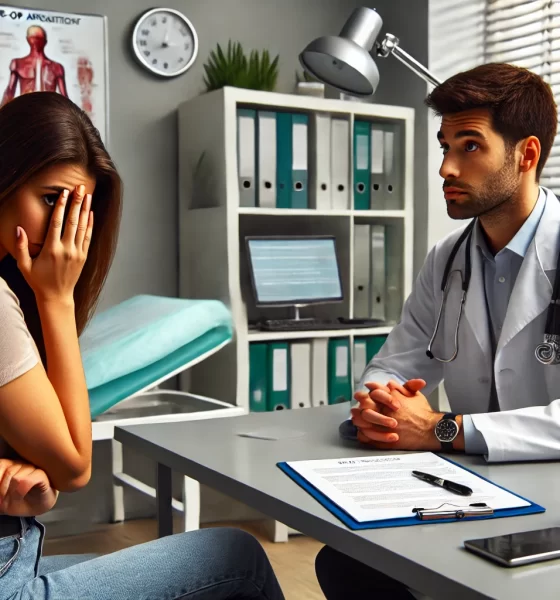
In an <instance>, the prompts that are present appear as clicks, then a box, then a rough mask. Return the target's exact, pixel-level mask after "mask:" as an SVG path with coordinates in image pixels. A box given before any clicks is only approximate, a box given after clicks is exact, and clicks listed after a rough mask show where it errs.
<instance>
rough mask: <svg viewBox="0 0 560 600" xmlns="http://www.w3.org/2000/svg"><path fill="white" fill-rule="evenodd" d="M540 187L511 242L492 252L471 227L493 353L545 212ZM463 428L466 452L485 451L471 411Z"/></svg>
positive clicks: (478, 233)
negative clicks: (514, 288) (531, 208)
mask: <svg viewBox="0 0 560 600" xmlns="http://www.w3.org/2000/svg"><path fill="white" fill-rule="evenodd" d="M539 189H540V192H539V198H538V200H537V203H536V204H535V207H534V208H533V210H532V212H531V214H530V215H529V217H528V218H527V220H526V221H525V223H523V226H522V227H521V229H520V230H519V231H518V232H517V233H516V234H515V236H514V237H513V239H512V240H511V241H510V243H509V244H508V245H507V246H506V247H505V248H503V249H502V250H500V252H498V253H497V254H496V255H495V256H493V255H492V253H491V252H490V250H489V249H488V245H487V244H486V240H485V238H484V233H483V232H482V227H481V226H480V223H477V226H476V227H475V228H474V232H473V241H474V245H475V247H476V248H477V250H478V251H479V252H480V254H481V257H482V268H483V269H484V289H485V292H486V306H487V310H488V321H489V323H490V327H491V328H492V330H491V332H490V334H491V335H490V338H491V340H492V354H494V353H495V352H496V346H497V344H498V340H499V339H500V334H501V332H502V327H503V324H504V320H505V318H506V311H507V307H508V304H509V299H510V296H511V292H512V290H513V286H514V284H515V280H516V279H517V275H518V274H519V270H520V269H521V265H522V263H523V259H524V258H525V254H526V252H527V248H529V245H530V244H531V242H532V240H533V237H534V236H535V232H536V231H537V227H538V226H539V222H540V220H541V217H542V215H543V212H544V207H545V203H546V194H545V192H544V190H543V189H542V188H539ZM463 430H464V433H465V452H467V453H468V454H487V453H488V446H487V445H486V442H485V441H484V436H483V435H482V434H481V433H480V432H479V431H478V429H477V428H476V427H475V426H474V423H473V421H472V419H471V417H470V415H464V416H463Z"/></svg>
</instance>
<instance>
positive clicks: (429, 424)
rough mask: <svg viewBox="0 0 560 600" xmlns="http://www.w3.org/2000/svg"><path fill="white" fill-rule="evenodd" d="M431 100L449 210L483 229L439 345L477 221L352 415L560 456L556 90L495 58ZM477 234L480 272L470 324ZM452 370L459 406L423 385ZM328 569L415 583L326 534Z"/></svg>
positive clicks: (378, 362) (370, 583)
mask: <svg viewBox="0 0 560 600" xmlns="http://www.w3.org/2000/svg"><path fill="white" fill-rule="evenodd" d="M426 102H427V104H428V106H429V107H430V108H432V109H433V110H434V111H435V112H436V114H438V115H440V116H441V117H442V121H441V127H440V130H439V133H438V138H439V140H440V143H441V147H442V150H443V161H442V165H441V169H440V175H441V176H442V178H443V190H444V196H445V202H446V204H447V212H448V214H449V216H450V217H451V218H453V219H468V220H469V221H472V220H473V219H475V221H474V226H473V229H472V236H471V238H470V239H469V238H467V239H466V240H465V241H464V242H463V243H462V245H461V246H460V248H459V250H458V252H457V254H456V255H455V258H454V260H453V266H452V268H451V269H450V274H449V278H448V289H447V294H446V301H445V308H444V310H443V313H442V316H441V320H440V323H439V327H438V329H437V334H436V335H435V337H434V339H433V343H432V345H431V353H432V355H433V358H430V357H429V356H428V355H427V349H428V345H429V343H430V340H431V338H432V336H433V334H434V331H435V329H436V323H437V321H438V314H439V311H440V306H441V302H442V298H443V297H444V292H443V291H442V279H443V275H444V271H445V268H446V263H447V261H448V258H449V256H450V254H451V251H452V249H453V247H454V246H455V244H456V243H457V241H458V240H459V238H460V237H461V234H462V233H463V232H464V231H465V229H466V227H465V228H461V229H459V230H458V231H456V232H453V233H451V234H450V235H448V236H447V237H446V238H444V239H443V240H441V241H440V242H438V243H437V244H436V246H435V247H434V248H433V249H432V250H431V251H430V252H429V254H428V256H427V258H426V261H425V263H424V266H423V267H422V270H421V272H420V274H419V276H418V279H417V280H416V282H415V285H414V288H413V291H412V294H411V295H410V297H409V298H408V299H407V301H406V303H405V306H404V309H403V312H402V316H401V320H400V322H399V323H398V324H397V325H396V326H395V327H394V329H393V330H392V332H391V334H390V335H389V337H388V339H387V341H386V343H385V345H384V346H383V348H382V349H381V351H380V352H379V353H378V354H377V356H375V357H374V358H373V360H372V361H371V362H370V363H369V364H368V366H367V368H366V370H365V372H364V375H363V377H362V381H361V386H360V388H361V389H359V390H358V391H357V392H356V394H355V399H356V400H357V401H358V405H357V407H356V408H353V409H352V422H350V421H348V422H347V423H346V424H343V426H342V428H343V429H344V428H346V429H350V428H354V431H357V437H358V439H359V440H360V441H362V442H364V443H367V444H370V445H371V446H372V447H373V448H377V449H379V448H381V449H387V450H392V449H394V450H414V451H424V450H430V451H434V452H438V451H459V452H467V453H474V454H481V455H484V456H485V457H486V459H487V460H488V461H492V462H504V461H517V460H543V459H560V364H558V363H556V364H547V365H545V364H542V363H541V362H539V360H538V359H537V356H536V353H535V349H536V347H537V346H538V345H539V344H542V342H543V338H544V332H545V326H546V320H547V310H548V308H549V305H550V301H551V297H552V292H553V286H554V282H555V277H556V276H557V275H556V265H557V258H558V254H559V252H560V203H559V202H558V200H557V198H556V196H555V195H554V194H553V193H552V192H551V191H549V190H547V189H546V188H543V187H540V186H539V179H540V175H541V172H542V169H543V166H544V164H545V162H546V160H547V158H548V156H549V154H550V151H551V148H552V144H553V141H554V138H555V136H556V129H557V108H556V104H555V101H554V97H553V95H552V92H551V90H550V87H549V86H548V85H547V84H545V82H544V81H543V80H542V79H541V78H540V77H538V76H537V75H535V74H533V73H531V72H529V71H526V70H524V69H520V68H517V67H514V66H511V65H505V64H493V65H482V66H480V67H477V68H475V69H472V70H471V71H467V72H465V73H460V74H458V75H455V76H453V77H452V78H450V79H448V80H447V81H445V82H444V83H442V84H441V85H439V86H437V87H436V88H435V89H434V90H433V91H432V93H431V94H430V95H429V96H428V98H427V101H426ZM467 226H468V225H467ZM467 246H468V247H469V248H470V257H471V277H470V282H469V286H468V291H467V294H466V302H465V304H464V310H463V313H462V315H461V318H460V320H459V323H458V322H457V321H458V318H459V315H460V312H461V295H462V281H464V280H465V275H466V273H467V272H468V267H467V266H466V262H467V258H466V256H467V254H466V247H467ZM557 311H558V312H557V323H556V327H557V328H559V331H558V333H560V306H558V307H557ZM549 325H550V324H549ZM549 328H550V327H549ZM456 332H457V339H456ZM455 352H456V356H455V357H454V359H453V360H449V359H450V358H452V357H453V356H454V355H455ZM559 358H560V356H559ZM438 359H439V360H438ZM445 361H448V362H445ZM442 381H443V382H444V385H445V390H446V393H447V396H448V399H449V404H450V407H451V413H448V414H443V413H441V412H437V411H434V410H433V409H432V408H431V407H430V405H429V403H428V401H427V400H426V397H425V395H424V394H429V393H431V392H432V391H433V390H434V389H435V388H436V387H437V386H438V385H439V384H440V382H442ZM316 570H317V575H318V578H319V582H320V584H321V587H322V588H323V592H324V593H325V596H326V597H327V598H328V600H333V599H334V600H336V599H337V598H354V597H356V598H357V597H359V596H360V595H362V594H363V596H364V597H368V598H369V597H371V598H374V599H375V600H383V599H385V598H387V599H388V598H390V599H391V600H400V599H403V600H404V599H411V598H413V597H414V595H415V593H413V592H411V591H410V590H408V589H406V588H405V587H404V586H403V585H402V584H400V583H398V582H396V581H394V580H392V579H390V578H388V577H387V576H385V575H383V574H382V573H378V572H376V571H374V570H372V569H369V568H367V567H365V566H364V565H362V564H361V563H359V562H357V561H354V560H352V559H350V558H348V557H345V556H344V555H342V554H339V553H337V552H335V551H333V550H332V549H330V548H328V547H325V548H323V549H322V550H321V552H320V553H319V555H318V557H317V561H316Z"/></svg>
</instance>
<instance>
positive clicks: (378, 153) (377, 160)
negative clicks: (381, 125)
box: [371, 129, 385, 175]
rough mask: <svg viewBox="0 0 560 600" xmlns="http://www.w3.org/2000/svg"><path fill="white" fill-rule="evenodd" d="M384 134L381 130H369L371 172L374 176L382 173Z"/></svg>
mask: <svg viewBox="0 0 560 600" xmlns="http://www.w3.org/2000/svg"><path fill="white" fill-rule="evenodd" d="M383 134H384V132H383V131H382V130H381V129H372V130H371V172H372V173H373V174H374V175H380V174H382V173H383V166H384V165H383V157H384V155H385V152H384V150H383V144H384V137H385V136H384V135H383Z"/></svg>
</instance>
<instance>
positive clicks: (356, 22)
mask: <svg viewBox="0 0 560 600" xmlns="http://www.w3.org/2000/svg"><path fill="white" fill-rule="evenodd" d="M382 26H383V20H382V19H381V17H380V16H379V13H377V11H376V10H375V9H372V8H365V7H361V8H357V9H356V10H354V12H353V13H352V14H351V15H350V18H349V19H348V20H347V21H346V23H345V24H344V27H343V28H342V30H341V32H340V35H339V36H338V37H336V36H325V37H320V38H317V39H316V40H314V41H313V42H311V43H310V44H309V45H308V46H307V47H306V48H305V50H303V52H302V53H301V54H300V55H299V60H300V63H301V65H302V66H303V68H304V69H305V70H306V71H308V72H309V73H310V74H311V75H313V77H315V78H316V79H318V80H319V81H322V82H323V83H326V84H328V85H331V86H332V87H334V88H336V89H338V90H340V91H341V92H344V93H345V94H350V95H352V96H360V97H366V96H371V95H372V94H374V93H375V90H376V89H377V85H378V84H379V71H378V69H377V65H376V64H375V62H374V60H373V58H372V55H371V54H370V52H371V51H372V50H373V49H374V46H375V50H374V51H375V55H376V56H381V57H382V58H387V57H388V56H389V55H390V54H393V55H394V56H395V57H396V58H398V59H399V60H400V61H401V62H402V63H403V64H405V65H406V66H407V67H408V68H409V69H410V70H411V71H414V72H415V73H416V74H417V75H418V76H419V77H421V78H422V79H424V80H425V81H427V82H428V83H431V84H433V85H439V84H440V83H441V81H440V80H438V79H437V78H436V77H434V76H433V75H432V74H431V73H430V71H428V69H426V67H424V66H423V65H421V64H420V63H419V62H418V61H417V60H416V59H414V58H413V57H412V56H410V54H408V53H407V52H405V51H404V50H403V49H402V48H401V47H400V46H399V39H398V38H397V37H395V36H394V35H392V34H390V33H387V34H386V35H385V38H384V39H383V41H381V42H377V41H376V40H377V37H378V35H379V32H380V31H381V27H382Z"/></svg>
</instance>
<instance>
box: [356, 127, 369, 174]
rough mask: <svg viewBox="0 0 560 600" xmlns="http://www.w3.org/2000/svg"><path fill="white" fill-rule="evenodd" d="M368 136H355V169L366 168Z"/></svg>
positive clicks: (363, 169)
mask: <svg viewBox="0 0 560 600" xmlns="http://www.w3.org/2000/svg"><path fill="white" fill-rule="evenodd" d="M368 150H369V138H368V136H367V135H357V136H356V169H358V170H359V171H365V170H366V169H367V168H368Z"/></svg>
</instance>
